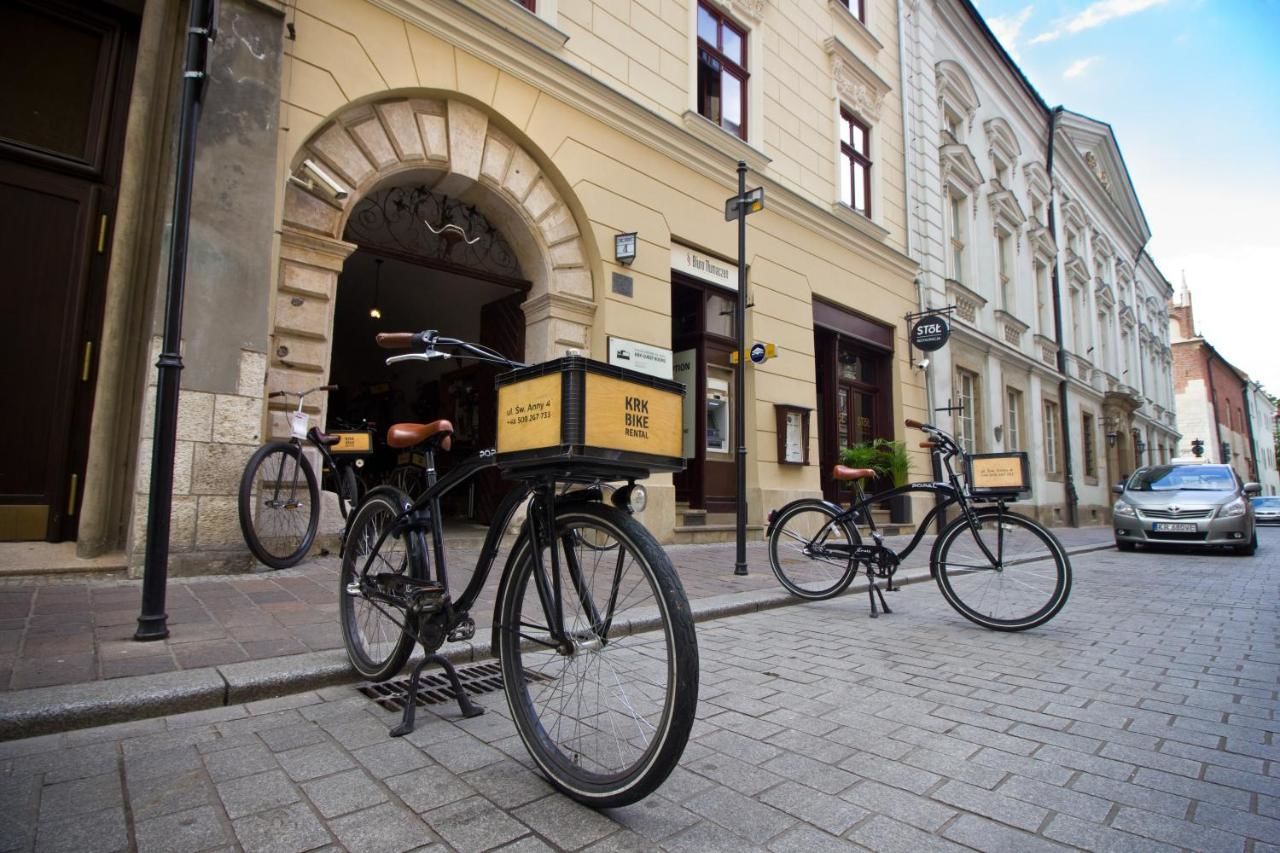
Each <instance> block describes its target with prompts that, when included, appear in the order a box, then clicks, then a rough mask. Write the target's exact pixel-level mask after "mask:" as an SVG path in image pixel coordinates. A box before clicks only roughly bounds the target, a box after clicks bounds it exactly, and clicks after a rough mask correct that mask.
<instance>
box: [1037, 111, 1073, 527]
mask: <svg viewBox="0 0 1280 853" xmlns="http://www.w3.org/2000/svg"><path fill="white" fill-rule="evenodd" d="M1061 115H1062V107H1061V106H1057V107H1054V108H1053V111H1052V112H1051V113H1050V114H1049V146H1048V151H1047V153H1046V156H1045V171H1046V172H1048V173H1049V210H1048V213H1047V218H1048V220H1049V222H1048V225H1049V233H1050V234H1053V235H1055V236H1054V239H1055V240H1056V239H1057V233H1058V229H1057V216H1056V209H1055V204H1054V193H1053V184H1054V180H1053V142H1054V134H1055V132H1056V131H1057V128H1058V118H1059V117H1060V116H1061ZM1053 336H1054V340H1055V342H1056V343H1057V344H1058V373H1059V374H1060V376H1061V378H1060V379H1059V380H1058V406H1059V409H1058V417H1059V418H1061V419H1062V480H1063V485H1064V486H1065V489H1066V493H1067V522H1068V523H1069V524H1070V525H1071V526H1072V527H1079V526H1080V509H1079V498H1078V497H1077V496H1076V484H1075V478H1074V476H1073V472H1072V465H1071V418H1070V417H1069V416H1068V413H1069V411H1070V409H1069V406H1068V400H1067V386H1068V385H1069V384H1070V383H1069V382H1068V380H1067V349H1066V347H1065V346H1063V340H1062V282H1061V279H1060V278H1059V276H1058V262H1057V260H1056V259H1055V260H1054V263H1053ZM1050 429H1052V426H1050Z"/></svg>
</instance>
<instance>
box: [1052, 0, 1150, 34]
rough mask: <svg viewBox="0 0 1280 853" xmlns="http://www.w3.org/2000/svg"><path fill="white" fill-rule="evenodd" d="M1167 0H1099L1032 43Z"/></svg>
mask: <svg viewBox="0 0 1280 853" xmlns="http://www.w3.org/2000/svg"><path fill="white" fill-rule="evenodd" d="M1167 2H1169V0H1097V2H1096V3H1092V4H1090V5H1089V6H1087V7H1085V9H1084V11H1082V12H1080V13H1079V14H1077V15H1075V16H1074V17H1071V18H1062V19H1060V20H1058V21H1057V22H1056V23H1055V24H1054V28H1053V29H1052V30H1049V31H1048V32H1045V33H1041V34H1040V35H1038V36H1036V37H1035V38H1033V39H1032V40H1031V43H1032V44H1040V43H1041V42H1046V41H1053V40H1054V39H1058V38H1062V37H1063V36H1066V35H1075V34H1076V33H1080V32H1084V31H1085V30H1091V29H1093V28H1094V27H1100V26H1102V25H1103V24H1105V23H1107V22H1108V21H1113V20H1115V19H1116V18H1126V17H1128V16H1129V15H1136V14H1138V13H1139V12H1145V11H1146V10H1147V9H1150V8H1152V7H1153V6H1163V5H1164V4H1165V3H1167Z"/></svg>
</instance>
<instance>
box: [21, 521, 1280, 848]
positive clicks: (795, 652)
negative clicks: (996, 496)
mask: <svg viewBox="0 0 1280 853" xmlns="http://www.w3.org/2000/svg"><path fill="white" fill-rule="evenodd" d="M1074 563H1075V569H1076V571H1075V586H1074V589H1073V591H1072V596H1071V600H1070V602H1069V603H1068V605H1067V607H1066V609H1065V610H1064V611H1063V612H1062V613H1061V614H1060V615H1059V616H1058V617H1057V618H1056V619H1055V620H1054V621H1053V622H1051V623H1049V624H1048V625H1047V626H1044V627H1043V628H1040V629H1038V630H1035V631H1031V632H1027V633H1024V634H996V633H991V632H988V631H985V630H982V629H980V628H977V627H976V626H972V625H970V624H969V623H967V622H965V621H964V620H962V619H961V618H960V617H959V616H957V615H956V614H955V613H954V612H953V611H952V610H950V609H949V608H948V607H947V605H946V604H945V603H944V602H943V601H942V599H941V597H940V596H939V594H938V592H937V590H936V588H934V587H933V586H932V585H929V584H917V585H914V586H909V587H906V588H904V589H903V590H901V591H899V592H896V593H893V594H892V596H891V598H890V601H891V604H892V605H893V606H894V609H895V613H894V614H893V615H891V616H887V617H884V618H880V619H877V620H874V621H873V620H870V619H868V618H867V615H866V614H867V610H866V600H865V598H864V597H862V596H851V597H844V598H841V599H837V600H834V601H829V602H823V603H818V604H798V605H796V606H793V607H785V608H781V609H775V610H770V611H765V612H760V613H755V614H750V615H742V616H736V617H732V618H727V619H722V620H718V621H712V622H707V623H704V624H702V625H700V626H699V628H698V640H699V647H700V652H701V658H702V678H701V701H700V705H699V713H698V716H699V720H698V723H697V724H696V726H695V729H694V734H693V738H692V740H691V742H690V744H689V747H688V749H687V750H686V751H685V754H684V757H683V760H682V762H681V765H680V766H679V767H678V768H677V769H676V771H675V772H674V773H673V775H672V776H671V778H670V779H669V780H668V781H667V783H666V784H665V785H664V786H663V787H662V788H661V789H659V791H658V792H657V793H656V794H655V795H653V796H651V797H649V798H648V799H647V800H645V801H644V802H642V803H639V804H637V805H634V806H630V807H627V808H624V809H617V810H612V811H608V812H603V813H596V812H592V811H589V810H587V809H584V808H582V807H579V806H577V805H576V804H574V803H572V802H571V801H569V800H567V799H565V798H564V797H562V796H560V795H558V794H556V793H554V792H552V791H551V790H550V789H549V788H548V786H547V785H546V784H545V783H544V782H543V781H542V780H541V778H540V777H539V776H538V775H537V774H536V773H535V772H534V771H533V770H531V769H530V767H529V759H528V756H527V755H526V754H525V753H524V750H523V747H522V746H521V744H520V742H519V739H518V738H517V737H516V736H515V734H514V731H513V728H512V725H511V723H510V720H509V719H508V718H507V717H506V716H505V715H506V713H507V712H506V703H505V701H504V700H503V699H502V697H501V695H499V694H489V695H486V696H483V697H481V701H482V704H484V705H485V706H486V707H487V708H488V713H487V714H485V715H484V716H482V717H479V718H476V719H473V720H458V719H455V716H456V710H455V709H453V708H448V709H446V710H445V712H444V716H442V717H441V716H434V715H432V714H426V715H424V716H422V717H420V720H421V722H420V725H419V728H418V730H417V731H416V732H415V733H414V734H413V735H411V736H410V737H409V738H407V739H403V740H393V739H391V738H389V737H388V736H387V726H388V725H389V724H390V722H391V716H390V715H389V714H388V713H387V712H385V711H382V710H380V709H379V708H378V707H377V706H376V705H374V704H373V703H372V702H371V701H370V700H368V699H366V698H364V697H363V696H362V695H361V694H359V693H358V692H356V690H355V689H354V688H351V687H335V688H329V689H326V690H324V691H321V692H319V693H306V694H299V695H296V696H291V697H286V698H283V699H278V700H270V701H266V702H261V703H255V704H250V705H247V706H232V707H227V708H219V709H216V710H214V711H205V712H198V713H195V714H187V715H182V716H171V717H168V718H162V719H150V720H143V721H138V722H134V723H126V724H121V725H118V726H112V727H106V728H99V729H91V730H82V731H76V732H69V733H65V734H60V735H50V736H47V737H42V738H34V739H29V740H25V741H10V742H7V743H0V848H3V849H6V850H7V849H18V850H29V849H33V848H34V849H36V850H40V851H46V850H48V851H56V850H64V851H77V853H79V852H80V851H84V852H85V853H92V851H113V850H122V849H127V848H136V849H137V850H141V851H151V850H157V851H166V853H170V852H172V853H180V852H181V851H200V850H206V849H208V850H213V849H218V850H229V849H243V850H246V851H302V850H312V849H324V850H339V849H343V848H345V849H349V850H378V851H405V850H417V849H430V850H446V849H456V850H483V849H491V848H498V847H502V848H504V849H509V850H521V851H532V850H546V849H573V850H577V849H588V850H593V851H594V850H599V851H606V850H608V851H621V850H648V849H668V850H698V851H704V850H730V851H734V853H740V851H747V850H757V849H768V850H774V851H788V850H805V851H809V850H855V849H870V850H886V851H918V850H959V849H962V848H973V849H980V850H995V851H1019V853H1020V852H1021V851H1033V850H1056V849H1068V848H1083V849H1089V850H1108V851H1110V850H1143V851H1147V850H1176V849H1179V848H1184V849H1192V850H1214V851H1217V850H1230V851H1243V853H1262V851H1270V850H1277V849H1280V743H1277V741H1276V732H1277V731H1278V730H1280V720H1277V714H1276V711H1277V706H1278V703H1277V689H1278V684H1277V682H1278V681H1280V644H1278V642H1277V641H1278V639H1280V638H1278V637H1277V633H1278V632H1280V620H1278V619H1277V611H1278V610H1280V594H1278V593H1280V534H1277V533H1275V532H1273V531H1265V532H1264V533H1263V548H1262V550H1261V551H1260V552H1259V553H1258V555H1257V556H1256V557H1253V558H1237V557H1231V556H1225V555H1204V556H1197V555H1186V554H1167V553H1145V552H1143V553H1137V554H1119V553H1116V552H1114V551H1109V552H1096V553H1092V554H1088V555H1082V556H1078V557H1077V558H1076V559H1075V560H1074Z"/></svg>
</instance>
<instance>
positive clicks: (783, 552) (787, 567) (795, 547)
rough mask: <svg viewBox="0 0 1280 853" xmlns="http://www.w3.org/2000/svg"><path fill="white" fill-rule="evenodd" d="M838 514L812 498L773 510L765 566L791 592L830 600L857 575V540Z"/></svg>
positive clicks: (811, 599)
mask: <svg viewBox="0 0 1280 853" xmlns="http://www.w3.org/2000/svg"><path fill="white" fill-rule="evenodd" d="M841 515H842V513H840V512H839V511H837V510H836V509H835V508H833V507H832V506H831V505H830V504H828V503H825V502H823V501H816V500H801V501H795V502H793V503H790V504H787V505H786V506H784V507H783V508H782V509H780V510H779V511H778V515H777V516H776V517H775V518H774V520H773V524H772V525H771V527H770V530H769V565H770V566H771V567H772V568H773V574H774V575H775V576H776V577H777V578H778V582H779V583H781V584H782V585H783V586H784V587H786V589H787V591H788V592H790V593H791V594H792V595H794V596H797V597H798V598H804V599H808V600H809V601H821V600H823V599H826V598H831V597H833V596H836V595H839V594H840V593H842V592H844V590H845V588H846V587H847V586H849V584H850V582H852V581H853V576H854V575H856V574H857V573H858V564H857V563H855V562H854V561H853V560H852V559H851V555H852V553H853V549H854V548H856V547H857V546H858V545H860V544H861V543H862V538H861V537H860V536H859V535H858V531H857V529H856V528H855V527H854V526H853V525H851V524H849V523H848V522H846V521H843V520H841V519H840V516H841Z"/></svg>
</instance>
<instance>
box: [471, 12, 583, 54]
mask: <svg viewBox="0 0 1280 853" xmlns="http://www.w3.org/2000/svg"><path fill="white" fill-rule="evenodd" d="M468 5H470V6H471V7H472V8H474V9H475V11H477V12H479V13H480V14H482V15H484V16H485V17H487V18H489V19H491V20H493V21H495V22H496V23H497V24H498V25H499V26H501V27H503V28H504V29H507V30H510V31H511V32H513V33H515V34H516V35H517V36H519V37H520V38H522V39H524V40H525V41H527V42H530V43H532V44H535V45H537V46H538V47H540V48H542V49H543V50H548V51H552V52H554V51H558V50H560V49H561V48H563V47H564V46H565V44H566V43H567V42H568V41H569V34H568V33H564V32H561V31H560V30H558V29H556V28H555V27H554V26H552V25H551V24H549V23H547V22H546V21H545V20H543V19H542V18H540V17H539V16H538V14H537V13H536V12H530V11H529V10H528V9H526V8H524V7H523V6H520V5H518V4H516V3H512V2H511V0H471V2H470V3H469V4H468Z"/></svg>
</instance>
